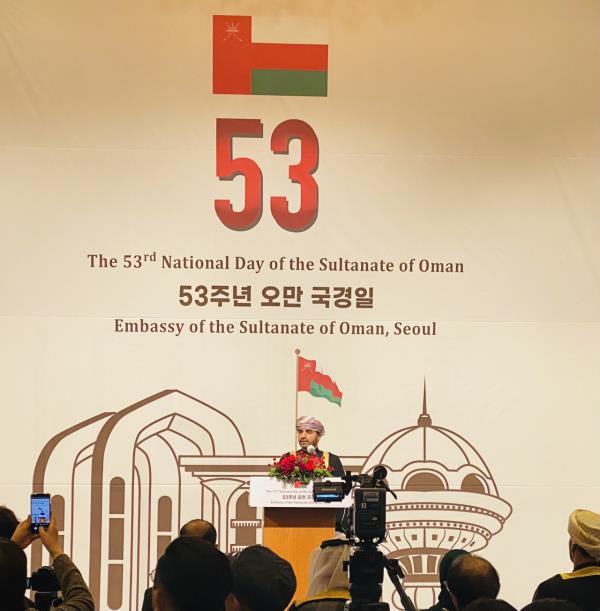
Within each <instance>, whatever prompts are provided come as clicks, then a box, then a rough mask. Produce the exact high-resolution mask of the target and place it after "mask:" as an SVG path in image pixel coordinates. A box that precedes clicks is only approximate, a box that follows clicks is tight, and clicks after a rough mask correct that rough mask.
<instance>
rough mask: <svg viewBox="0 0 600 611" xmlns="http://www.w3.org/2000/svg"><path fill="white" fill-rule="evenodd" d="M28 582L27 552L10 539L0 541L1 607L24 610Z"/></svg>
mask: <svg viewBox="0 0 600 611" xmlns="http://www.w3.org/2000/svg"><path fill="white" fill-rule="evenodd" d="M26 582H27V558H26V556H25V552H24V551H23V550H22V549H21V548H20V547H19V546H18V545H17V544H16V543H15V542H14V541H11V540H10V539H0V605H1V607H2V609H6V610H7V611H8V610H10V611H12V610H13V609H23V597H24V595H25V586H26Z"/></svg>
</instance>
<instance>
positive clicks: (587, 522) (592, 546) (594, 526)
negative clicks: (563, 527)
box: [568, 509, 600, 560]
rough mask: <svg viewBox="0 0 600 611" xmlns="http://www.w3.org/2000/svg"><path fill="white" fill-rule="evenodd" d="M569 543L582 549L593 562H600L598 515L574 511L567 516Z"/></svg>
mask: <svg viewBox="0 0 600 611" xmlns="http://www.w3.org/2000/svg"><path fill="white" fill-rule="evenodd" d="M568 531H569V535H571V541H573V543H575V544H577V545H579V547H581V548H583V549H584V550H585V551H586V552H587V553H588V554H589V555H590V556H591V557H592V558H594V560H600V514H599V513H595V512H593V511H589V510H587V509H576V510H575V511H573V512H572V513H571V515H570V516H569V527H568Z"/></svg>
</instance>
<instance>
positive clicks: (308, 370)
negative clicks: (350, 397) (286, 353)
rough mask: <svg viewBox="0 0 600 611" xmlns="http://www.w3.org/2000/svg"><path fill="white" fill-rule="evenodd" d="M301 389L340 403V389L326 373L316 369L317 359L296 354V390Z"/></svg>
mask: <svg viewBox="0 0 600 611" xmlns="http://www.w3.org/2000/svg"><path fill="white" fill-rule="evenodd" d="M301 391H306V392H309V393H310V394H311V395H312V396H313V397H324V398H325V399H327V400H328V401H331V402H332V403H336V404H337V405H340V406H341V405H342V391H341V390H340V389H339V388H338V385H337V384H336V383H335V382H334V381H333V380H332V379H331V378H330V377H329V376H328V375H325V374H324V373H321V372H319V371H317V361H311V360H309V359H304V358H302V357H301V356H298V392H301Z"/></svg>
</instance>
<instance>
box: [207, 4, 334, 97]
mask: <svg viewBox="0 0 600 611" xmlns="http://www.w3.org/2000/svg"><path fill="white" fill-rule="evenodd" d="M327 53H328V48H327V45H322V44H288V43H275V42H268V43H267V42H252V17H247V16H245V17H244V16H237V15H214V16H213V93H225V94H237V95H304V96H327Z"/></svg>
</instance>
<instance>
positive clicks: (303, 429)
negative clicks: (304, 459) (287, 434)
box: [296, 416, 345, 477]
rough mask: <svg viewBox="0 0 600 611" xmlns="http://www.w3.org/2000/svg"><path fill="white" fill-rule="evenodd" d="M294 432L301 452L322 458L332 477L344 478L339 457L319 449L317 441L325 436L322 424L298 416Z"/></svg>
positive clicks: (311, 417)
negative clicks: (296, 434)
mask: <svg viewBox="0 0 600 611" xmlns="http://www.w3.org/2000/svg"><path fill="white" fill-rule="evenodd" d="M296 432H297V433H298V444H299V445H300V448H301V449H302V450H304V451H305V452H308V453H309V454H315V455H316V456H318V457H319V458H322V459H323V461H324V462H325V466H326V467H327V468H328V469H329V471H331V475H332V476H333V477H344V473H345V472H344V467H343V466H342V461H341V460H340V457H339V456H336V455H335V454H333V453H332V452H323V450H320V449H319V441H320V439H321V437H323V435H325V427H324V426H323V423H322V422H320V421H319V420H317V419H316V418H314V417H313V416H300V418H298V420H297V421H296Z"/></svg>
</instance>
